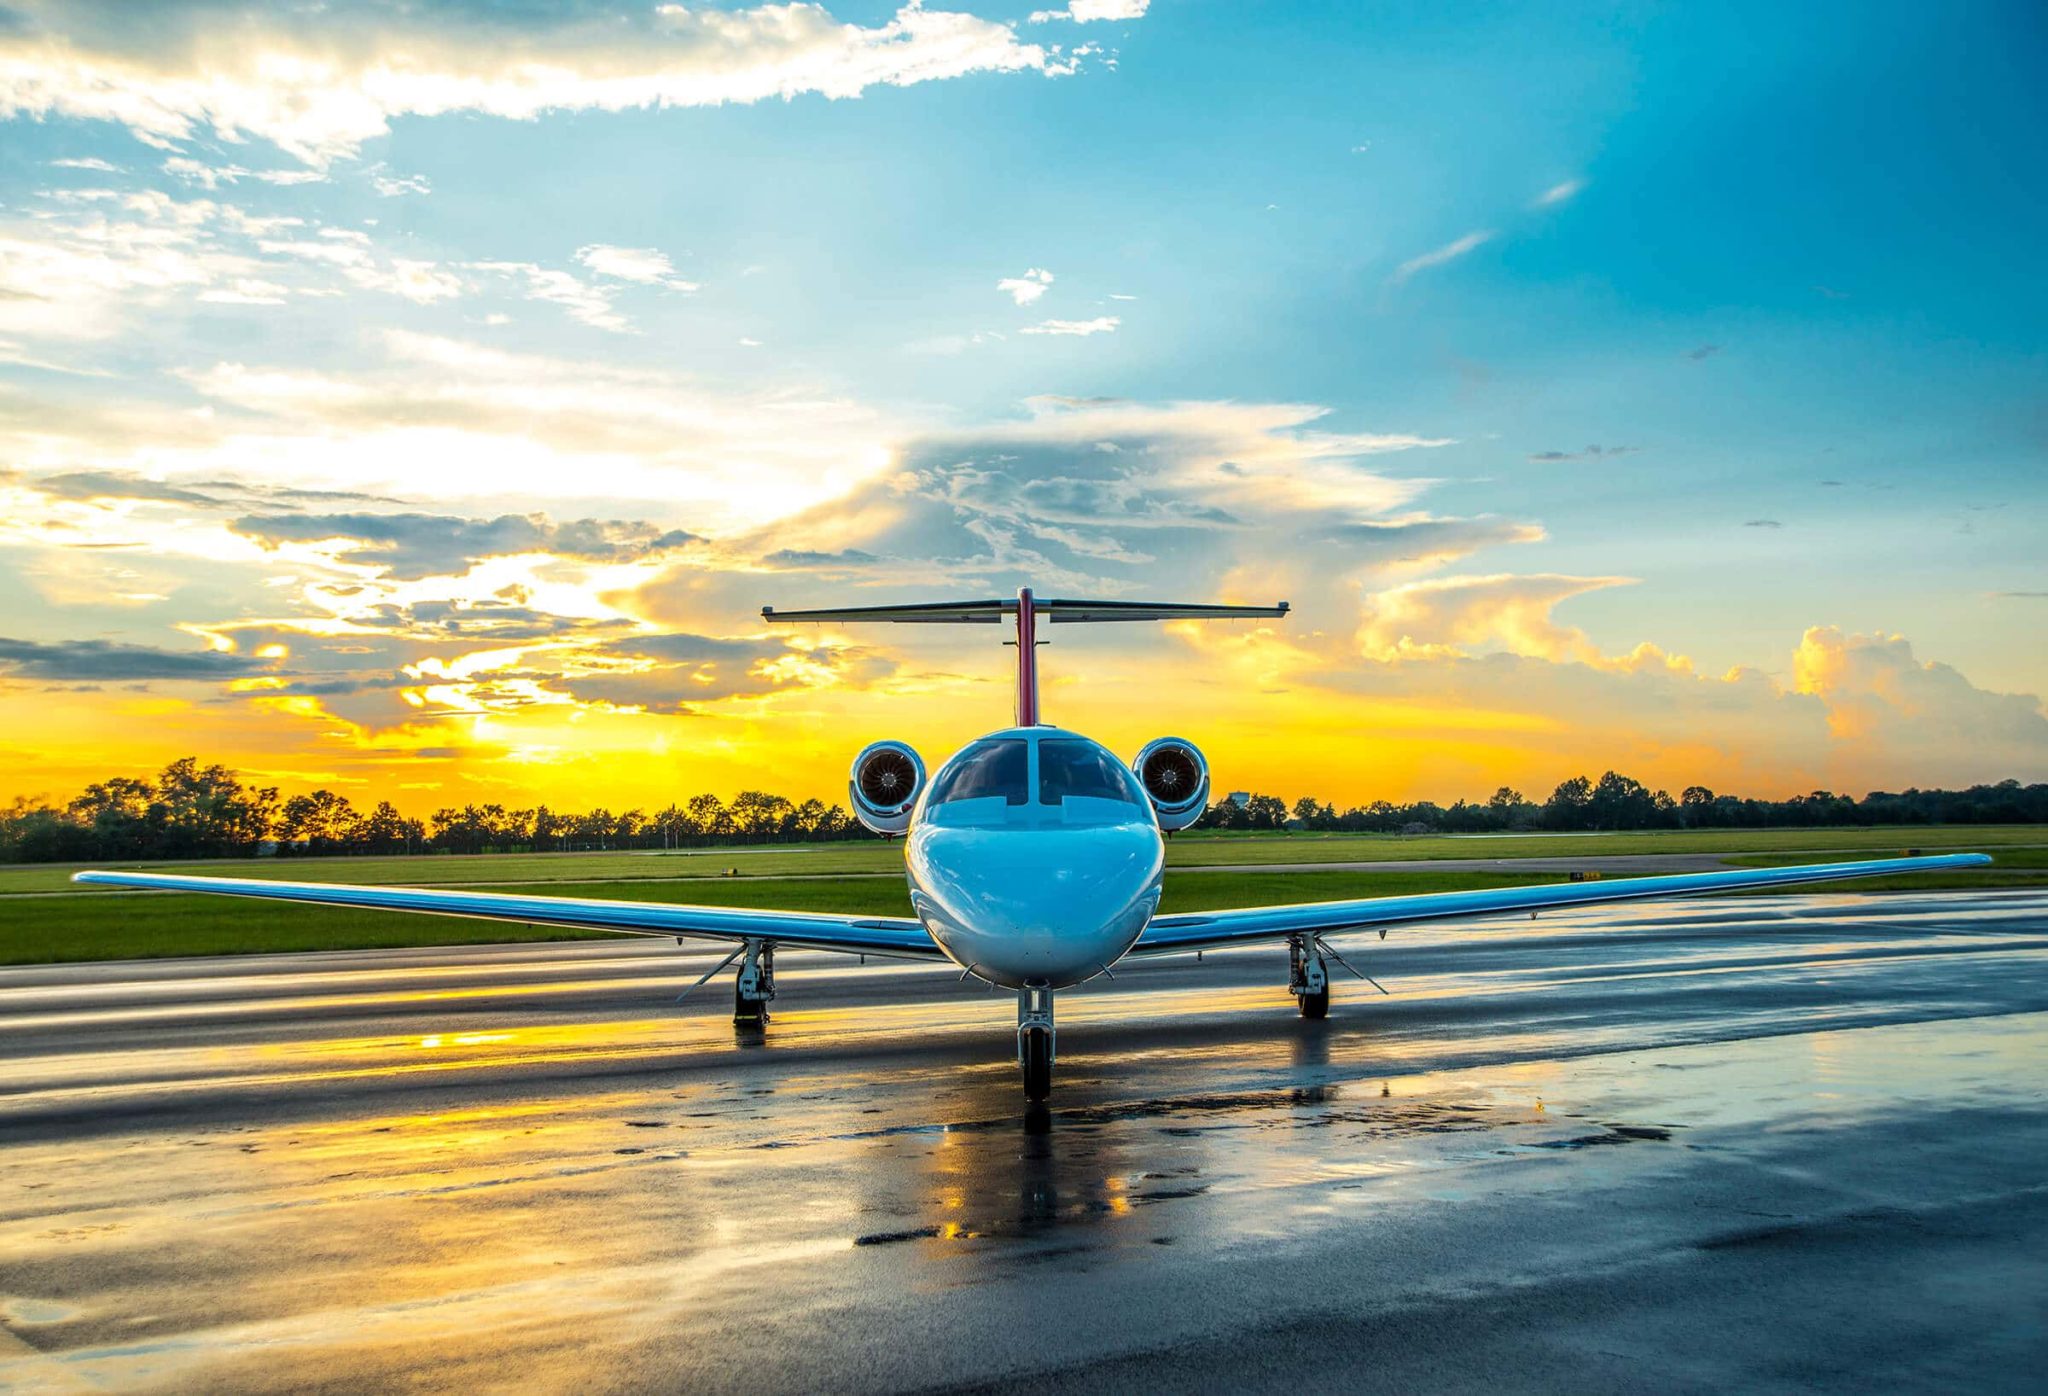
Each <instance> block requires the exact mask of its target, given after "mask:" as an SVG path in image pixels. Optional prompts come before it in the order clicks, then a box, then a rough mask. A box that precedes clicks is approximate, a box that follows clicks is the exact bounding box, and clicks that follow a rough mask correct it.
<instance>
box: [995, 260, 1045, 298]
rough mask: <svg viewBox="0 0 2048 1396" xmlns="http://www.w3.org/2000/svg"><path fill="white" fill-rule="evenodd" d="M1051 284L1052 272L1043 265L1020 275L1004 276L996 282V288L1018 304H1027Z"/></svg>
mask: <svg viewBox="0 0 2048 1396" xmlns="http://www.w3.org/2000/svg"><path fill="white" fill-rule="evenodd" d="M1051 285H1052V273H1051V272H1049V271H1047V270H1046V269H1045V268H1044V267H1033V268H1031V270H1029V271H1027V272H1025V273H1024V274H1023V275H1022V276H1006V277H1004V278H1003V279H1002V280H1001V281H998V282H997V283H996V289H997V290H998V291H1001V292H1002V293H1003V294H1004V295H1006V296H1008V297H1009V298H1010V299H1011V300H1013V301H1015V302H1017V304H1019V305H1029V304H1031V303H1032V302H1033V301H1035V300H1037V299H1038V298H1039V297H1040V296H1042V295H1044V294H1045V292H1046V288H1047V287H1049V286H1051Z"/></svg>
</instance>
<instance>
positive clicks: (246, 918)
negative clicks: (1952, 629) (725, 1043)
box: [0, 826, 2048, 964]
mask: <svg viewBox="0 0 2048 1396" xmlns="http://www.w3.org/2000/svg"><path fill="white" fill-rule="evenodd" d="M1905 847H1913V848H1919V849H1924V850H1927V851H1930V852H1933V851H1939V850H1941V849H1944V848H1948V849H1955V848H1969V849H1982V850H1985V851H1989V852H1992V853H1993V854H1994V856H1995V857H1996V859H1997V862H1996V864H1995V865H1994V866H1993V867H1992V868H1990V869H1986V870H1984V871H1982V872H1978V871H1957V872H1953V873H1934V874H1919V875H1916V876H1911V877H1903V878H1877V879H1871V880H1868V881H1858V882H1854V883H1843V884H1835V885H1833V886H1825V885H1824V886H1822V887H1819V888H1815V889H1811V890H1821V891H1827V890H1845V891H1884V890H1904V889H1923V890H1924V889H1928V888H1935V887H1969V888H1985V887H2001V886H2008V887H2014V886H2016V887H2037V886H2048V829H2044V828H2041V827H2039V826H2008V827H1999V828H1989V829H1959V828H1943V829H1920V830H1914V831H1911V832H1910V834H1909V835H1908V834H1902V832H1901V831H1899V830H1896V829H1885V830H1862V829H1838V830H1818V831H1813V830H1766V831H1761V832H1752V833H1744V832H1740V831H1734V832H1728V831H1716V832H1711V833H1710V832H1700V833H1690V832H1689V833H1672V834H1617V835H1573V836H1563V837H1556V838H1549V837H1525V838H1496V839H1470V838H1400V837H1391V836H1365V837H1359V836H1350V837H1344V836H1322V835H1301V834H1293V835H1263V836H1261V835H1236V836H1228V835H1224V836H1204V837H1201V838H1182V839H1176V840H1174V841H1173V842H1172V843H1171V844H1170V845H1169V846H1168V853H1169V863H1170V864H1171V865H1172V866H1173V868H1174V871H1171V872H1169V874H1168V876H1167V882H1166V899H1165V903H1164V909H1165V910H1167V911H1204V910H1218V909H1223V908H1229V907H1241V906H1267V905H1277V904H1282V903H1291V902H1309V901H1332V900H1341V899H1345V898H1353V897H1382V896H1401V895H1406V894H1410V893H1417V892H1450V891H1463V890H1467V889H1471V888H1479V887H1504V886H1516V885H1524V884H1531V883H1541V882H1555V881H1560V880H1562V879H1561V877H1560V875H1559V874H1558V873H1556V872H1554V871H1541V872H1528V873H1517V872H1514V871H1512V870H1507V871H1498V872H1496V871H1485V872H1463V871H1446V870H1443V869H1432V868H1429V867H1428V866H1427V860H1428V859H1430V858H1475V857H1485V858H1513V857H1571V856H1584V855H1588V854H1602V855H1614V854H1629V853H1693V852H1725V853H1729V854H1733V855H1738V856H1734V857H1731V859H1730V861H1731V862H1737V863H1741V864H1743V865H1747V866H1759V867H1765V866H1779V865H1783V864H1786V863H1798V862H1806V861H1812V859H1813V854H1815V853H1820V854H1822V855H1823V857H1824V859H1825V858H1834V859H1840V860H1847V859H1849V858H1855V857H1885V856H1892V855H1895V854H1896V853H1898V852H1899V851H1900V850H1901V849H1903V848H1905ZM1395 859H1400V860H1403V861H1413V862H1415V863H1417V865H1418V866H1417V867H1416V868H1415V869H1413V870H1412V871H1410V870H1406V869H1403V870H1398V871H1373V872H1360V871H1341V870H1328V869H1324V868H1319V867H1318V866H1317V865H1318V864H1327V863H1335V862H1352V861H1357V862H1366V861H1391V860H1395ZM1262 863H1263V864H1278V863H1293V864H1299V865H1300V866H1299V867H1298V868H1294V869H1289V870H1285V871H1238V870H1236V868H1235V867H1233V866H1232V865H1238V866H1242V865H1245V864H1262ZM148 866H149V868H150V869H152V870H160V871H168V870H170V869H171V868H173V867H176V868H177V869H178V870H179V871H188V872H200V873H204V872H215V873H228V874H233V875H236V876H268V877H282V878H297V879H303V880H309V881H323V882H349V883H367V882H388V883H393V884H411V885H434V886H447V887H458V886H468V887H482V888H491V887H512V886H529V887H533V888H534V889H535V890H538V891H542V892H545V893H547V894H549V895H555V896H565V897H610V898H616V899H619V900H625V901H650V902H669V903H696V904H700V905H711V906H743V907H777V908H781V909H785V910H790V911H826V912H843V913H849V914H856V915H885V916H905V915H908V914H909V912H910V907H909V902H908V900H907V896H906V892H905V887H904V884H903V882H902V881H901V877H900V874H901V869H902V853H901V848H900V846H899V845H894V844H889V845H884V844H846V845H827V846H824V847H821V848H810V849H749V850H718V851H715V852H712V853H709V854H630V853H599V854H542V855H495V856H487V857H481V858H458V857H436V858H359V859H321V860H301V861H296V862H282V863H280V862H276V861H271V860H265V861H263V862H261V863H256V862H248V861H243V862H233V863H213V864H177V865H173V864H151V865H148ZM728 868H738V869H740V872H741V875H740V876H737V877H734V876H724V875H721V874H722V873H723V871H724V870H725V869H728ZM71 871H72V869H69V868H11V869H6V870H4V872H0V888H4V889H5V891H6V892H8V893H12V894H13V895H11V896H10V895H0V964H46V963H55V962H62V961H77V960H101V959H136V958H155V957H161V956H173V955H217V954H241V953H249V952H255V951H265V950H345V949H367V948H372V947H379V946H407V945H463V944H478V943H499V942H505V941H518V940H558V939H563V938H567V933H564V932H562V931H559V930H552V929H538V930H536V929H530V928H526V927H522V926H517V925H510V924H505V923H499V922H489V921H464V920H459V919H456V918H453V917H441V916H416V915H404V914H396V913H388V912H368V911H351V910H341V909H336V908H327V907H299V906H282V905H277V904H272V903H263V902H253V901H241V900H236V899H230V898H223V897H203V896H183V895H172V894H161V893H144V894H136V893H117V892H107V891H104V890H97V891H96V890H94V889H90V888H74V886H73V884H71V883H70V882H69V881H68V878H69V876H70V873H71ZM892 873H894V874H896V875H894V876H891V875H889V874H892ZM778 874H780V875H778ZM846 874H852V875H846ZM1612 875H1613V874H1610V876H1612ZM39 892H40V893H49V892H58V893H62V895H54V896H53V895H34V894H35V893H39ZM591 938H596V939H602V938H604V937H602V936H594V937H591Z"/></svg>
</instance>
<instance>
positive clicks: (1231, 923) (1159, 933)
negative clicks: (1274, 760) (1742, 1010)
mask: <svg viewBox="0 0 2048 1396" xmlns="http://www.w3.org/2000/svg"><path fill="white" fill-rule="evenodd" d="M1990 861H1991V859H1990V858H1989V857H1988V856H1986V855H1985V854H1982V853H1949V854H1941V855H1938V856H1935V857H1931V858H1879V859H1874V860H1870V861H1865V862H1856V863H1802V864H1798V865H1796V866H1793V867H1789V868H1743V869H1739V870H1737V871H1733V872H1712V873H1677V874H1673V875H1671V876H1667V877H1630V878H1617V879H1615V880H1614V881H1611V882H1608V881H1601V882H1553V883H1545V884H1543V885H1541V886H1536V887H1494V888H1487V889H1484V890H1481V891H1476V892H1426V893H1422V894H1420V895H1416V896H1409V897H1368V898H1364V899H1361V900H1358V901H1344V902H1304V903H1301V904H1299V905H1295V906H1267V907H1254V908H1250V909H1247V910H1241V911H1210V912H1192V913H1185V914H1177V915H1172V916H1160V917H1155V918H1154V919H1153V921H1152V924H1151V925H1149V926H1147V927H1146V928H1145V933H1144V934H1143V935H1141V936H1139V937H1138V943H1137V944H1136V945H1135V946H1133V947H1132V949H1131V953H1132V954H1133V955H1148V954H1149V955H1163V954H1168V953H1172V952H1175V951H1182V950H1208V949H1214V948H1217V947H1220V946H1225V945H1236V944H1241V943H1243V942H1247V941H1255V940H1269V939H1277V938H1280V937H1284V936H1293V935H1337V934H1339V933H1341V932H1344V931H1362V930H1372V929H1375V928H1378V927H1382V926H1395V925H1402V924H1409V923H1413V922H1417V921H1447V920H1455V919H1460V918H1464V917H1471V916H1497V915H1502V914H1505V913H1509V912H1516V911H1542V910H1546V909H1548V908H1553V907H1565V906H1585V905H1590V904H1594V903H1600V902H1625V901H1642V900H1645V899H1647V898H1652V897H1685V896H1698V895H1701V894H1704V893H1709V892H1730V891H1737V890H1741V889H1744V888H1763V887H1793V886H1798V885H1799V884H1801V883H1809V882H1836V881H1841V880H1843V879H1847V878H1856V877H1883V876H1886V875H1889V874H1896V873H1917V872H1933V871H1937V870H1939V869H1943V868H1974V867H1982V866H1983V865H1985V864H1986V863H1989V862H1990Z"/></svg>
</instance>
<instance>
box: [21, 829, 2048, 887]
mask: <svg viewBox="0 0 2048 1396" xmlns="http://www.w3.org/2000/svg"><path fill="white" fill-rule="evenodd" d="M2026 845H2033V846H2038V847H2048V826H2044V825H2040V824H1991V825H1977V826H1969V825H1945V826H1942V827H1939V828H1918V829H1895V828H1894V829H1754V830H1743V829H1702V830H1670V831H1664V832H1658V833H1636V834H1500V835H1469V836H1466V835H1459V836H1448V837H1408V836H1406V835H1401V834H1304V833H1279V834H1209V833H1202V834H1179V835H1176V836H1175V837H1173V838H1172V839H1169V840H1168V841H1167V845H1166V862H1167V866H1168V867H1175V868H1190V867H1211V866H1214V867H1229V866H1239V865H1243V864H1247V863H1251V864H1257V863H1366V862H1393V861H1403V862H1428V861H1430V860H1432V859H1438V858H1576V857H1584V856H1588V855H1621V854H1634V853H1756V854H1773V853H1800V854H1804V853H1807V852H1862V853H1869V854H1871V855H1872V856H1877V855H1879V854H1887V853H1889V854H1896V853H1898V852H1899V851H1901V850H1903V849H1906V848H1919V849H1924V850H1926V851H1928V852H1930V853H1938V852H1940V851H1942V850H1944V849H1973V850H1983V851H1986V852H1990V851H1993V850H1995V849H1999V848H2009V847H2015V846H2026ZM1792 861H1794V862H1799V861H1803V859H1800V858H1794V859H1793V860H1792ZM87 866H92V867H127V868H135V869H139V870H141V871H144V872H152V871H154V872H168V871H172V870H174V869H175V870H176V871H179V872H188V873H200V874H207V873H211V874H215V875H218V876H223V877H274V878H285V879H289V880H296V881H304V882H346V883H359V882H377V883H389V884H391V885H394V886H409V887H443V886H464V887H481V886H486V885H489V884H491V883H499V882H503V883H521V884H524V883H541V882H564V883H568V882H600V881H602V882H614V881H631V880H636V879H640V878H657V879H669V878H677V877H718V876H721V875H722V874H724V873H725V872H726V870H728V869H736V870H737V871H738V873H739V875H740V876H742V877H811V876H829V875H836V874H844V873H901V872H902V870H903V845H902V844H900V843H880V842H874V843H832V844H810V845H796V846H790V847H780V848H713V849H686V850H681V851H677V852H671V853H659V852H656V853H500V854H489V855H485V856H482V857H474V858H465V857H456V856H441V857H433V856H423V857H415V858H300V859H276V858H263V859H248V858H241V859H233V860H229V861H220V862H192V863H125V864H124V863H95V864H83V863H76V864H68V865H65V864H32V865H15V866H10V867H0V895H4V894H7V893H16V892H68V891H73V890H81V891H90V890H91V889H76V888H74V885H73V883H72V882H71V874H72V873H74V872H76V871H78V870H79V869H80V868H82V867H87Z"/></svg>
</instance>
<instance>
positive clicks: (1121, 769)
mask: <svg viewBox="0 0 2048 1396" xmlns="http://www.w3.org/2000/svg"><path fill="white" fill-rule="evenodd" d="M1069 799H1090V800H1114V801H1116V802H1117V803H1118V804H1124V805H1142V804H1144V803H1145V792H1144V790H1143V789H1141V788H1140V787H1139V785H1138V778H1137V777H1136V776H1134V775H1132V774H1131V771H1130V767H1128V766H1126V765H1124V763H1123V762H1121V761H1119V760H1117V759H1116V758H1115V757H1114V756H1112V755H1110V754H1109V753H1108V752H1107V751H1105V750H1103V749H1102V748H1101V747H1099V746H1097V745H1096V744H1095V743H1094V742H1091V741H1087V740H1085V739H1083V738H1079V737H1045V738H1042V739H1041V740H1040V741H1039V743H1038V803H1040V804H1041V805H1059V804H1063V803H1065V802H1066V801H1067V800H1069Z"/></svg>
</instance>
